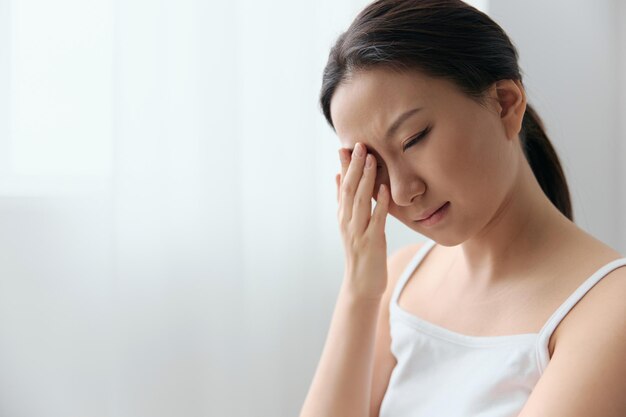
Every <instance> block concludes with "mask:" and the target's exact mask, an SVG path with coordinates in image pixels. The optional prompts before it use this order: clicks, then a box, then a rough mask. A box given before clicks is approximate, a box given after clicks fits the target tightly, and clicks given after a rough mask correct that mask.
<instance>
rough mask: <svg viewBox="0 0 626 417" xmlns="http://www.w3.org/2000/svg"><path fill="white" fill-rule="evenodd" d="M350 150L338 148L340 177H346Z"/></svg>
mask: <svg viewBox="0 0 626 417" xmlns="http://www.w3.org/2000/svg"><path fill="white" fill-rule="evenodd" d="M350 159H351V155H350V150H349V149H344V148H339V161H340V163H341V179H343V178H345V177H346V171H348V166H349V165H350Z"/></svg>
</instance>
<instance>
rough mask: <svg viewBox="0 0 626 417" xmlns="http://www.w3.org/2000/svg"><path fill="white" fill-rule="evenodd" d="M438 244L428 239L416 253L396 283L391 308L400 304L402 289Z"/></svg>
mask: <svg viewBox="0 0 626 417" xmlns="http://www.w3.org/2000/svg"><path fill="white" fill-rule="evenodd" d="M436 244H437V242H436V241H434V240H432V239H427V240H426V242H424V244H423V245H422V247H420V248H419V250H418V251H417V252H415V255H413V258H412V259H411V261H410V262H409V263H408V264H407V266H406V268H404V271H403V272H402V274H401V275H400V277H399V278H398V281H397V282H396V286H395V288H394V290H393V294H392V295H391V301H390V306H391V305H393V304H396V303H397V302H398V297H399V296H400V293H401V292H402V288H404V285H405V284H406V282H407V281H408V280H409V278H410V277H411V275H413V271H415V269H416V268H417V267H418V265H419V264H420V262H422V259H424V257H426V254H427V253H428V252H429V251H430V250H431V249H432V248H433V246H435V245H436Z"/></svg>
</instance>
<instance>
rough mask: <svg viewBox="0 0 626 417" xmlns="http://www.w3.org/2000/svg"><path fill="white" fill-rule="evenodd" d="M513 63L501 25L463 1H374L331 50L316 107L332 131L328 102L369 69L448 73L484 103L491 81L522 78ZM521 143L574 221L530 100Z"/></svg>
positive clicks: (513, 52) (443, 75)
mask: <svg viewBox="0 0 626 417" xmlns="http://www.w3.org/2000/svg"><path fill="white" fill-rule="evenodd" d="M517 60H518V54H517V50H516V48H515V46H514V45H513V43H512V42H511V40H510V39H509V37H508V36H507V35H506V33H505V32H504V30H503V29H502V28H501V27H500V26H499V25H498V24H497V23H495V22H494V21H493V20H492V19H491V18H490V17H489V16H487V15H486V14H485V13H483V12H481V11H479V10H477V9H475V8H474V7H472V6H470V5H469V4H467V3H464V2H463V1H461V0H377V1H374V2H373V3H370V4H369V5H368V6H367V7H366V8H365V9H363V10H362V11H361V12H360V13H359V14H358V15H357V17H356V18H355V19H354V21H353V22H352V24H351V25H350V27H349V28H348V29H347V30H346V31H345V32H343V33H342V34H340V35H339V37H338V39H337V41H336V43H335V44H334V46H333V47H332V48H331V50H330V54H329V57H328V62H327V64H326V67H325V68H324V74H323V80H322V89H321V93H320V105H321V108H322V111H323V113H324V116H325V117H326V120H327V122H328V123H329V124H330V126H331V127H332V128H333V130H334V129H335V126H334V125H333V121H332V118H331V115H330V102H331V99H332V96H333V94H334V92H335V90H336V89H337V87H338V86H339V85H340V84H341V83H342V82H344V81H347V80H348V79H349V77H351V76H352V75H353V74H354V73H356V72H357V71H360V70H366V69H368V68H373V67H386V68H389V69H392V70H396V71H410V70H416V71H420V72H422V73H424V74H426V75H429V76H432V77H440V78H445V79H447V80H449V81H451V82H453V83H454V84H455V85H456V86H458V87H459V88H460V90H461V91H462V92H464V93H465V94H467V95H468V96H469V97H470V98H472V99H474V100H475V101H477V102H479V103H484V98H485V93H486V92H487V91H488V89H489V87H490V86H491V85H492V84H493V83H495V82H496V81H498V80H504V79H512V80H519V81H520V83H522V75H521V71H520V68H519V66H518V63H517ZM522 85H523V83H522ZM520 140H521V141H522V148H523V150H524V155H525V157H526V160H527V161H528V163H529V165H530V167H531V168H532V171H533V173H534V175H535V178H537V182H538V183H539V184H540V185H541V188H542V190H543V191H544V193H545V194H546V196H547V197H548V198H549V199H550V201H551V202H552V204H554V205H555V206H556V207H557V208H558V209H559V211H560V212H561V213H563V215H565V216H566V217H567V218H568V219H570V220H572V221H573V213H572V205H571V201H570V194H569V189H568V186H567V181H566V179H565V175H564V173H563V170H562V168H561V163H560V162H559V158H558V156H557V154H556V151H555V150H554V148H553V147H552V144H551V143H550V140H549V139H548V136H547V135H546V132H545V128H544V125H543V122H542V121H541V118H540V117H539V116H538V114H537V112H535V110H534V109H533V108H532V107H531V106H530V104H528V103H527V104H526V113H525V114H524V118H523V122H522V128H521V131H520Z"/></svg>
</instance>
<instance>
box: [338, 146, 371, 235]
mask: <svg viewBox="0 0 626 417" xmlns="http://www.w3.org/2000/svg"><path fill="white" fill-rule="evenodd" d="M361 146H364V145H361ZM362 149H363V148H362ZM366 152H367V151H366ZM366 152H364V154H363V155H362V156H359V155H358V154H357V152H356V147H355V151H353V152H352V155H351V158H350V162H349V165H348V169H347V171H346V174H345V176H343V177H342V178H341V212H342V213H341V216H340V217H341V221H342V222H343V223H344V224H348V223H349V222H350V221H351V220H352V215H353V209H354V208H353V204H354V196H355V194H356V190H357V188H358V186H359V181H360V180H361V176H362V174H363V166H364V165H365V153H366Z"/></svg>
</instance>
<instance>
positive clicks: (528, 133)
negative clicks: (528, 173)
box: [520, 103, 574, 221]
mask: <svg viewBox="0 0 626 417" xmlns="http://www.w3.org/2000/svg"><path fill="white" fill-rule="evenodd" d="M520 139H521V140H522V149H523V150H524V155H525V156H526V160H527V161H528V163H529V164H530V167H531V168H532V170H533V173H534V174H535V178H537V181H538V182H539V185H541V189H542V190H543V192H544V193H545V194H546V196H547V197H548V198H549V199H550V201H551V202H552V204H554V205H555V206H556V208H557V209H559V211H560V212H561V213H563V215H564V216H565V217H567V218H568V219H570V220H571V221H574V215H573V213H572V203H571V200H570V195H569V189H568V186H567V180H566V179H565V175H564V173H563V169H562V168H561V163H560V161H559V157H558V156H557V154H556V151H555V150H554V148H553V147H552V144H551V143H550V140H549V139H548V136H547V135H546V132H545V127H544V125H543V122H542V121H541V118H540V117H539V115H538V114H537V112H536V111H535V109H533V108H532V107H531V106H530V105H529V104H528V103H527V104H526V113H524V119H523V120H522V131H521V132H520Z"/></svg>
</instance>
